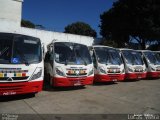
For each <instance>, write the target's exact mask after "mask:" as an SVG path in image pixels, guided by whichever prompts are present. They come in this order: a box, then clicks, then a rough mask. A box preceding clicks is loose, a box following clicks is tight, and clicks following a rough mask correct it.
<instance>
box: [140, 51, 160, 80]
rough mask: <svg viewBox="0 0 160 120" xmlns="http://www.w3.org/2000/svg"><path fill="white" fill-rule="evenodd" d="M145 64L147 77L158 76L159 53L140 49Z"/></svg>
mask: <svg viewBox="0 0 160 120" xmlns="http://www.w3.org/2000/svg"><path fill="white" fill-rule="evenodd" d="M142 54H143V57H144V60H145V62H146V66H147V77H150V78H158V77H160V55H159V54H158V53H156V52H154V51H149V50H144V51H142Z"/></svg>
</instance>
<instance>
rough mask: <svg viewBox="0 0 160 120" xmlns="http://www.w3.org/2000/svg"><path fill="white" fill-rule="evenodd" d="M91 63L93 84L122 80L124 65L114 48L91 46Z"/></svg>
mask: <svg viewBox="0 0 160 120" xmlns="http://www.w3.org/2000/svg"><path fill="white" fill-rule="evenodd" d="M92 48H93V49H92V50H93V55H92V58H93V63H94V69H95V72H94V73H95V77H94V81H95V82H108V81H122V80H124V76H125V72H124V64H123V61H122V59H121V57H120V54H119V51H118V50H117V49H116V48H112V47H107V46H100V45H97V46H93V47H92Z"/></svg>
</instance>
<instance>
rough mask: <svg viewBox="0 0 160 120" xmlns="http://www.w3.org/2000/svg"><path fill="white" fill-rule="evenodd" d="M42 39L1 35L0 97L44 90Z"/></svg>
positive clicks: (10, 34)
mask: <svg viewBox="0 0 160 120" xmlns="http://www.w3.org/2000/svg"><path fill="white" fill-rule="evenodd" d="M42 54H43V53H42V46H41V42H40V39H38V38H35V37H31V36H26V35H21V34H14V33H0V95H15V94H25V93H37V92H39V91H41V90H42V85H43V76H44V74H43V71H44V70H43V69H44V63H43V59H42Z"/></svg>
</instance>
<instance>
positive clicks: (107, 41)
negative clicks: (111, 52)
mask: <svg viewBox="0 0 160 120" xmlns="http://www.w3.org/2000/svg"><path fill="white" fill-rule="evenodd" d="M101 44H102V45H105V46H110V47H115V48H117V47H118V44H117V43H115V41H114V40H105V39H104V40H103V41H102V43H101Z"/></svg>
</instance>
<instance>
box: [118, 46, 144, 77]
mask: <svg viewBox="0 0 160 120" xmlns="http://www.w3.org/2000/svg"><path fill="white" fill-rule="evenodd" d="M120 51H121V54H122V59H123V61H124V65H125V73H126V74H125V79H129V80H134V79H135V80H136V79H144V78H146V73H147V71H146V66H145V63H144V61H143V59H142V55H141V53H139V52H138V51H136V50H132V49H126V48H124V49H120Z"/></svg>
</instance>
